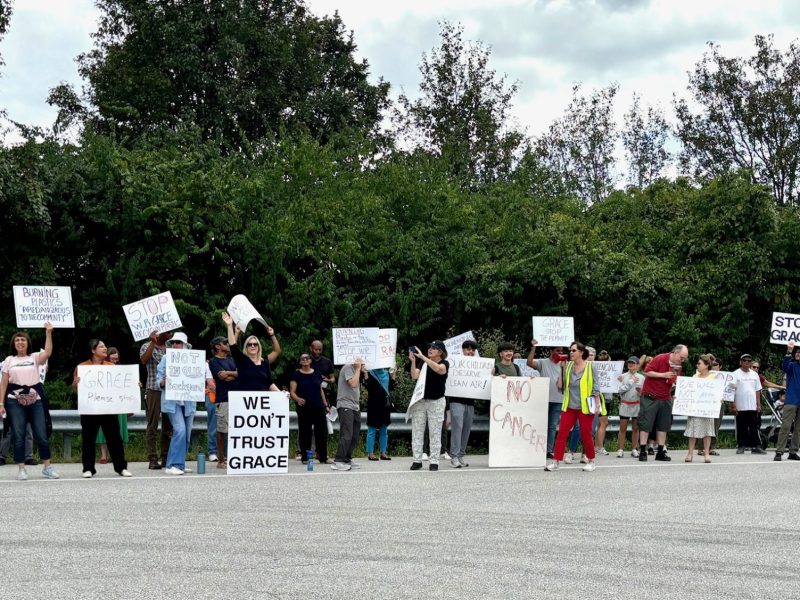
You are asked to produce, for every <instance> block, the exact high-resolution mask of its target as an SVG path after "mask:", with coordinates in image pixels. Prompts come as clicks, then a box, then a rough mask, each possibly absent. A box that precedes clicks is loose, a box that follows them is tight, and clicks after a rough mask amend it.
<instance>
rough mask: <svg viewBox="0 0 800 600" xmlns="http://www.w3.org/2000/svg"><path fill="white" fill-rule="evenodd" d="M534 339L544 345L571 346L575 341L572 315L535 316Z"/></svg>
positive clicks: (553, 346)
mask: <svg viewBox="0 0 800 600" xmlns="http://www.w3.org/2000/svg"><path fill="white" fill-rule="evenodd" d="M533 339H535V340H536V341H537V342H539V346H540V347H542V346H544V347H551V348H555V347H559V346H565V347H566V346H569V345H570V344H571V343H572V342H573V341H575V324H574V320H573V318H572V317H533Z"/></svg>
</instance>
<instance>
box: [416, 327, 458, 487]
mask: <svg viewBox="0 0 800 600" xmlns="http://www.w3.org/2000/svg"><path fill="white" fill-rule="evenodd" d="M446 359H447V348H446V347H445V345H444V342H442V341H441V340H435V341H433V342H431V345H430V346H429V347H428V355H427V356H425V355H424V354H422V352H420V351H419V348H417V347H416V346H410V347H409V348H408V360H409V361H410V362H411V379H413V380H414V381H416V380H418V379H419V378H420V376H421V375H422V372H423V369H424V370H425V389H424V390H423V394H422V399H421V400H418V401H417V402H415V403H414V404H412V405H411V406H410V407H409V409H408V410H409V412H410V413H411V450H412V451H413V453H414V462H412V463H411V470H412V471H418V470H419V469H421V468H422V450H423V445H424V444H423V441H424V437H425V425H426V423H427V425H428V440H429V442H428V443H429V445H430V451H431V453H430V461H431V462H430V466H429V469H430V470H431V471H438V470H439V453H440V451H441V449H442V438H441V430H442V423H443V422H444V409H445V404H446V401H445V398H444V391H445V387H446V386H447V374H448V371H449V369H450V363H449V362H447V360H446Z"/></svg>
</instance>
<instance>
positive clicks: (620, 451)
mask: <svg viewBox="0 0 800 600" xmlns="http://www.w3.org/2000/svg"><path fill="white" fill-rule="evenodd" d="M623 456H625V450H623V449H622V448H620V449H619V450H617V458H622V457H623Z"/></svg>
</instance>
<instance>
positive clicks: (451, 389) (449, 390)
mask: <svg viewBox="0 0 800 600" xmlns="http://www.w3.org/2000/svg"><path fill="white" fill-rule="evenodd" d="M447 362H449V363H450V369H449V370H448V372H447V383H446V387H445V392H444V393H445V395H446V396H455V397H457V398H472V399H473V400H488V399H489V398H490V397H491V395H492V371H494V359H493V358H481V357H479V356H449V357H448V358H447Z"/></svg>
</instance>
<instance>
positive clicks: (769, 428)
mask: <svg viewBox="0 0 800 600" xmlns="http://www.w3.org/2000/svg"><path fill="white" fill-rule="evenodd" d="M783 394H784V392H782V391H781V390H767V389H762V390H761V400H762V404H766V405H767V407H768V408H769V412H770V413H771V416H770V417H769V421H768V422H767V423H766V424H764V423H763V413H762V423H761V424H760V428H759V435H760V436H761V447H762V448H763V449H764V450H766V449H767V448H768V447H769V446H770V445H773V446H777V445H778V433H780V430H781V424H782V423H783V400H782V399H781V396H782V395H783Z"/></svg>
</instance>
